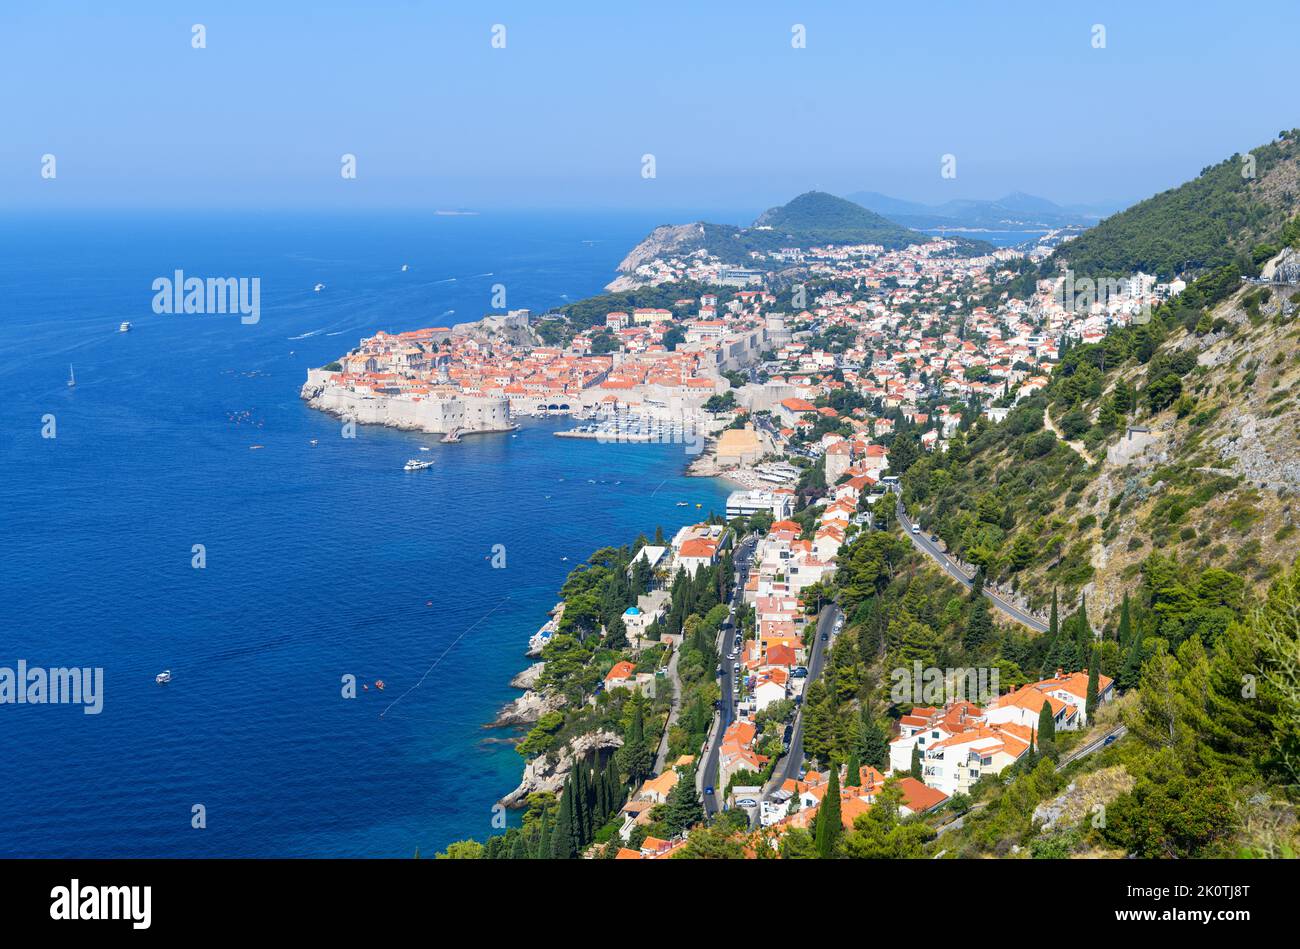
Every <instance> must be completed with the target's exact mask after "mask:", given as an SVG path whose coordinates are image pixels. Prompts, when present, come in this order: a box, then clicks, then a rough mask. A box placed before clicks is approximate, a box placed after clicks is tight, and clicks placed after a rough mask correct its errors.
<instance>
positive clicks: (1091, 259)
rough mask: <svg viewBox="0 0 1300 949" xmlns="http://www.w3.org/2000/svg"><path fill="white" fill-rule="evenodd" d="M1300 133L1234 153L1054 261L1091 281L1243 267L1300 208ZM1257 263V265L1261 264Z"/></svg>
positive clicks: (1111, 221) (1116, 218) (1106, 224)
mask: <svg viewBox="0 0 1300 949" xmlns="http://www.w3.org/2000/svg"><path fill="white" fill-rule="evenodd" d="M1298 139H1300V130H1295V129H1293V130H1291V131H1289V132H1284V133H1282V134H1281V135H1279V137H1278V138H1277V139H1276V140H1275V141H1272V142H1269V143H1268V144H1267V145H1261V146H1260V147H1259V148H1256V149H1253V150H1252V151H1251V152H1250V153H1249V155H1250V156H1251V158H1252V159H1253V161H1254V166H1255V167H1254V175H1253V177H1252V176H1248V175H1244V174H1243V171H1249V167H1248V163H1247V159H1246V156H1243V155H1233V156H1232V157H1230V158H1226V159H1224V160H1223V161H1221V162H1219V163H1218V164H1217V165H1211V166H1210V167H1209V168H1206V169H1204V170H1203V171H1202V172H1201V173H1200V174H1199V175H1198V176H1197V177H1196V178H1193V179H1192V180H1191V181H1188V182H1186V183H1185V184H1182V185H1179V186H1178V187H1177V188H1172V189H1170V190H1169V191H1164V192H1161V193H1160V194H1157V195H1155V196H1154V197H1151V198H1147V199H1146V200H1145V201H1141V202H1139V203H1138V204H1135V205H1133V207H1131V208H1128V209H1127V210H1125V211H1121V212H1120V213H1118V214H1115V215H1112V216H1111V217H1108V218H1106V219H1105V220H1103V221H1102V222H1101V223H1099V224H1098V225H1097V226H1096V227H1094V228H1091V229H1090V230H1088V231H1086V232H1084V233H1083V234H1082V235H1081V236H1080V237H1078V238H1076V239H1074V240H1072V241H1070V242H1068V243H1066V244H1063V245H1061V247H1060V248H1058V249H1057V251H1056V252H1055V254H1053V255H1052V257H1051V259H1050V260H1049V265H1050V264H1052V263H1054V264H1056V265H1058V266H1059V267H1062V268H1064V267H1066V266H1068V267H1070V268H1071V269H1072V270H1074V272H1075V273H1077V274H1081V275H1085V276H1099V275H1113V276H1121V275H1125V274H1130V273H1133V272H1134V271H1137V270H1142V271H1145V272H1147V273H1154V274H1157V275H1159V276H1160V277H1164V278H1168V277H1172V276H1174V275H1175V274H1179V273H1196V272H1199V271H1203V270H1207V269H1210V268H1214V267H1222V266H1225V265H1227V264H1230V263H1233V262H1237V263H1238V264H1239V268H1240V269H1241V270H1243V271H1245V270H1246V269H1247V265H1248V264H1249V263H1250V260H1249V257H1248V255H1249V254H1250V252H1251V250H1252V248H1254V247H1256V246H1257V245H1260V244H1267V243H1270V242H1273V241H1275V240H1276V239H1277V237H1278V234H1279V233H1280V231H1281V229H1282V227H1283V226H1284V225H1285V224H1286V222H1287V221H1288V220H1289V219H1290V218H1291V217H1293V216H1294V215H1295V214H1296V212H1297V210H1298V207H1297V205H1298V204H1300V147H1298ZM1256 262H1257V261H1256Z"/></svg>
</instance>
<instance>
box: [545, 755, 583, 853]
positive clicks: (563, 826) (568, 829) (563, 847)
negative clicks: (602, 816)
mask: <svg viewBox="0 0 1300 949" xmlns="http://www.w3.org/2000/svg"><path fill="white" fill-rule="evenodd" d="M580 819H581V818H580V817H579V815H578V814H577V813H575V811H574V808H573V772H572V771H570V772H569V776H568V777H567V778H565V780H564V791H563V793H562V795H561V796H560V815H559V818H558V819H557V820H556V822H555V830H554V831H553V832H552V834H551V857H552V858H553V859H555V860H569V859H572V858H573V857H576V856H577V855H578V844H577V839H578V838H577V834H578V832H579V831H578V828H577V826H576V825H577V824H578V821H579V820H580Z"/></svg>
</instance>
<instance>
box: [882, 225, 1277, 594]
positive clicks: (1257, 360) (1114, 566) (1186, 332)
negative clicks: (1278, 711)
mask: <svg viewBox="0 0 1300 949" xmlns="http://www.w3.org/2000/svg"><path fill="white" fill-rule="evenodd" d="M1287 230H1288V231H1296V232H1297V233H1296V234H1295V236H1293V237H1292V238H1291V240H1292V241H1295V242H1300V229H1297V228H1295V226H1294V224H1293V225H1290V226H1289V227H1288V229H1287ZM1298 313H1300V293H1297V291H1296V288H1294V287H1292V288H1289V289H1288V288H1285V287H1270V286H1263V285H1257V284H1253V283H1249V282H1246V283H1243V282H1242V280H1241V278H1240V276H1239V275H1237V274H1236V273H1235V268H1228V270H1227V272H1226V273H1222V272H1220V271H1214V272H1211V273H1209V274H1206V275H1205V276H1203V277H1201V278H1200V279H1198V280H1197V281H1196V282H1195V283H1193V285H1192V286H1190V287H1189V288H1188V289H1187V290H1186V291H1185V292H1184V293H1183V294H1181V295H1180V296H1178V297H1176V298H1175V299H1174V300H1172V301H1170V302H1168V303H1166V304H1163V305H1161V306H1160V307H1157V308H1156V309H1155V311H1154V312H1153V314H1152V318H1151V320H1150V322H1149V323H1146V324H1141V325H1137V326H1134V327H1131V328H1125V329H1118V330H1114V331H1112V332H1110V333H1109V334H1107V336H1106V338H1105V339H1104V340H1102V341H1101V342H1099V343H1093V344H1088V345H1075V346H1073V347H1070V348H1068V349H1066V350H1065V351H1064V353H1063V354H1062V358H1061V361H1060V364H1059V365H1058V367H1057V368H1056V370H1055V372H1054V373H1053V375H1052V378H1051V381H1050V383H1049V385H1048V386H1047V388H1046V389H1045V390H1044V391H1043V392H1041V393H1037V394H1035V395H1033V396H1031V397H1029V398H1025V399H1022V400H1020V401H1018V402H1017V403H1015V405H1014V407H1012V408H1010V411H1009V413H1008V414H1007V416H1006V418H1005V420H1004V421H1003V422H1001V423H1000V424H996V425H995V424H992V423H991V422H989V420H988V419H987V417H983V418H981V419H980V420H978V421H976V422H974V424H972V425H971V426H970V427H969V428H968V429H967V430H965V431H959V432H958V433H957V435H956V437H954V438H953V439H952V441H951V443H950V445H949V450H948V451H947V452H946V453H945V454H943V455H940V456H926V457H920V458H918V459H917V461H916V462H915V464H913V465H912V466H911V467H910V468H909V469H908V471H907V472H906V474H905V475H904V478H903V487H904V493H903V497H904V500H905V502H906V503H907V504H908V506H909V508H910V509H911V510H912V511H913V513H914V514H916V515H917V516H918V517H919V518H920V519H921V521H922V523H924V524H925V525H926V526H927V529H929V530H932V531H933V532H935V533H937V534H938V535H939V536H940V537H941V538H942V539H943V541H944V542H945V544H946V545H947V546H948V548H949V549H950V550H951V551H952V552H953V553H955V554H956V555H957V556H959V557H960V558H961V559H963V560H965V561H966V562H968V563H971V564H974V565H977V566H980V567H982V568H983V569H984V570H985V571H986V572H987V574H988V577H989V578H990V580H991V581H993V582H996V583H998V584H999V585H1000V586H1005V587H1006V588H1008V589H1011V590H1013V591H1017V592H1019V593H1022V594H1024V595H1025V596H1026V597H1027V598H1028V599H1029V602H1030V603H1031V604H1032V605H1034V606H1035V607H1038V608H1039V609H1045V608H1046V605H1047V603H1048V601H1049V599H1050V597H1051V593H1052V591H1053V590H1059V591H1060V593H1061V595H1062V596H1064V597H1066V598H1068V599H1071V600H1073V599H1076V598H1078V597H1079V596H1082V595H1087V596H1089V597H1090V598H1091V599H1092V600H1093V601H1094V602H1095V603H1096V604H1097V605H1098V607H1099V608H1101V609H1102V610H1105V611H1112V610H1114V609H1115V608H1116V607H1117V606H1118V603H1119V601H1120V599H1121V597H1122V595H1123V592H1124V591H1125V590H1126V589H1127V588H1128V587H1129V586H1131V584H1132V583H1133V581H1134V580H1135V579H1136V577H1137V576H1138V574H1139V572H1140V571H1141V570H1142V565H1143V563H1144V562H1145V560H1146V558H1147V557H1148V556H1149V555H1152V554H1159V555H1164V556H1176V557H1178V558H1180V559H1185V560H1187V561H1188V562H1189V563H1194V564H1197V565H1199V566H1201V567H1211V566H1213V567H1216V568H1219V569H1222V570H1226V571H1228V572H1230V573H1233V574H1234V575H1237V576H1240V577H1242V578H1243V580H1244V582H1246V583H1247V584H1248V585H1250V586H1253V587H1256V588H1259V587H1262V586H1264V585H1266V584H1267V582H1268V581H1269V580H1270V579H1271V578H1272V577H1273V576H1274V575H1275V574H1276V573H1277V572H1278V571H1279V570H1280V569H1282V567H1283V566H1284V565H1286V564H1287V563H1289V561H1290V559H1291V557H1292V556H1294V550H1295V547H1294V537H1295V531H1296V522H1297V520H1298V519H1300V462H1298V461H1297V454H1298V453H1300V436H1298V435H1297V433H1300V319H1298V318H1297V314H1298ZM1048 412H1050V416H1047V415H1045V413H1048ZM1049 418H1050V421H1051V423H1052V425H1051V426H1049V425H1048V424H1046V423H1047V421H1048V419H1049ZM1053 427H1054V428H1055V429H1056V430H1058V431H1059V432H1060V433H1061V435H1062V436H1064V439H1066V440H1068V443H1067V441H1065V440H1062V438H1059V437H1057V435H1056V434H1055V433H1054V432H1053V431H1052V430H1051V428H1053Z"/></svg>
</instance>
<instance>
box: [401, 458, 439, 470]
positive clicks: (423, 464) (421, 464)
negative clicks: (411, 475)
mask: <svg viewBox="0 0 1300 949" xmlns="http://www.w3.org/2000/svg"><path fill="white" fill-rule="evenodd" d="M432 467H433V462H432V461H421V460H420V459H419V458H408V459H407V461H406V464H404V465H403V466H402V470H403V471H423V470H424V469H425V468H432Z"/></svg>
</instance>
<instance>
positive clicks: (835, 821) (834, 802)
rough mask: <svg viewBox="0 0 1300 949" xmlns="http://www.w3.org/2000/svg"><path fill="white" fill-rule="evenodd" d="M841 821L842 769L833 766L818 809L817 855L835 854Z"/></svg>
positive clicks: (824, 857)
mask: <svg viewBox="0 0 1300 949" xmlns="http://www.w3.org/2000/svg"><path fill="white" fill-rule="evenodd" d="M843 829H844V828H843V826H842V825H841V823H840V770H839V768H835V767H832V768H831V781H830V784H829V785H827V787H826V794H825V796H824V797H823V798H822V806H821V807H820V808H818V810H817V838H816V843H817V856H819V857H821V858H822V859H823V860H829V859H830V858H831V857H834V856H835V847H836V844H838V843H839V839H840V833H841V832H842V831H843Z"/></svg>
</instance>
